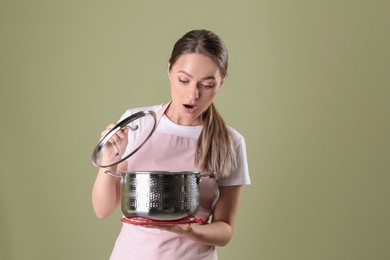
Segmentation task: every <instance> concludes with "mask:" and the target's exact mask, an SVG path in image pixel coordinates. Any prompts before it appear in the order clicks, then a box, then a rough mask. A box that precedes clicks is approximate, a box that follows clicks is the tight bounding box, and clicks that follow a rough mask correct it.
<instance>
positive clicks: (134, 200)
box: [106, 171, 214, 221]
mask: <svg viewBox="0 0 390 260" xmlns="http://www.w3.org/2000/svg"><path fill="white" fill-rule="evenodd" d="M106 173H107V174H109V175H111V176H114V177H120V178H121V187H122V202H121V206H122V212H123V214H124V215H125V216H126V217H127V218H131V217H146V218H150V219H154V220H165V221H174V220H178V219H181V218H184V217H187V216H189V215H195V214H196V213H197V212H198V210H199V185H200V181H201V177H214V173H200V172H172V171H171V172H162V171H160V172H159V171H157V172H120V173H114V172H110V171H106Z"/></svg>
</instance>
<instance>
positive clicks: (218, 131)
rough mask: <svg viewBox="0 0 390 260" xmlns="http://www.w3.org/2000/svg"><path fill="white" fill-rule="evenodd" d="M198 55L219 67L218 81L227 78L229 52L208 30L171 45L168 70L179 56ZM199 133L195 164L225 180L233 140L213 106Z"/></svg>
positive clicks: (203, 117) (231, 160) (233, 162)
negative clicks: (209, 59) (219, 75)
mask: <svg viewBox="0 0 390 260" xmlns="http://www.w3.org/2000/svg"><path fill="white" fill-rule="evenodd" d="M186 53H199V54H203V55H205V56H207V57H209V58H211V59H212V60H213V61H214V62H215V63H216V64H217V65H218V67H219V70H220V73H221V77H222V78H224V77H225V76H226V75H227V67H228V51H227V48H226V46H225V44H224V43H223V41H222V39H221V38H220V37H219V36H218V35H216V34H215V33H213V32H211V31H207V30H193V31H190V32H188V33H186V34H185V35H184V36H183V37H181V38H180V39H179V40H178V41H177V42H176V43H175V45H174V47H173V51H172V55H171V58H170V59H169V69H171V68H172V66H173V65H174V64H175V62H176V61H177V60H178V59H179V58H180V56H181V55H183V54H186ZM201 122H202V124H203V129H202V132H201V134H200V136H199V139H198V142H197V153H196V156H195V163H196V164H197V165H198V167H200V168H201V169H202V170H203V171H214V172H216V174H217V176H219V177H223V176H227V175H228V174H229V173H230V171H231V170H232V169H234V168H235V167H236V164H237V162H236V153H235V149H234V144H233V141H232V137H231V135H230V133H229V130H228V128H227V127H226V124H225V122H224V120H223V119H222V117H221V115H220V114H219V113H218V111H217V109H216V108H215V106H214V104H211V105H210V106H209V108H208V109H207V110H206V111H205V112H204V113H203V114H202V115H201Z"/></svg>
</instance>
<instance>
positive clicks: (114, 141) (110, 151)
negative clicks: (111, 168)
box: [100, 123, 129, 165]
mask: <svg viewBox="0 0 390 260" xmlns="http://www.w3.org/2000/svg"><path fill="white" fill-rule="evenodd" d="M114 127H115V124H114V123H112V124H110V125H108V126H107V128H106V129H105V130H104V131H103V132H102V133H101V136H100V140H101V139H103V137H105V136H106V135H107V134H108V133H109V132H110V131H111V130H112V129H113V128H114ZM128 133H129V128H128V127H125V128H122V129H120V130H118V131H117V132H116V133H115V134H114V135H113V136H112V137H111V138H110V139H109V140H108V141H107V142H106V143H105V144H104V146H103V149H102V152H103V158H102V163H101V164H102V165H110V164H114V163H115V162H117V161H119V160H120V159H121V158H122V156H123V154H124V153H125V151H126V147H127V144H128Z"/></svg>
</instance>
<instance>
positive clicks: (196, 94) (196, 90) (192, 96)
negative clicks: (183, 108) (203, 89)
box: [189, 86, 200, 100]
mask: <svg viewBox="0 0 390 260" xmlns="http://www.w3.org/2000/svg"><path fill="white" fill-rule="evenodd" d="M199 97H200V92H199V88H198V87H197V86H195V87H192V88H191V89H190V92H189V98H190V99H193V100H197V99H198V98H199Z"/></svg>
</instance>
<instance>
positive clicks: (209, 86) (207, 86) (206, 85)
mask: <svg viewBox="0 0 390 260" xmlns="http://www.w3.org/2000/svg"><path fill="white" fill-rule="evenodd" d="M201 86H202V88H213V87H214V84H201Z"/></svg>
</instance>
